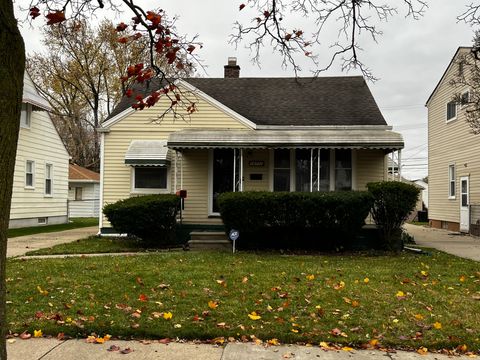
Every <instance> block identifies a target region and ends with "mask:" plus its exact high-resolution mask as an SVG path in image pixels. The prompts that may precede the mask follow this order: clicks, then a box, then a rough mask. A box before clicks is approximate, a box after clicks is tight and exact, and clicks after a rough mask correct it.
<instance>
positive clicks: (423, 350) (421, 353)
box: [417, 346, 428, 355]
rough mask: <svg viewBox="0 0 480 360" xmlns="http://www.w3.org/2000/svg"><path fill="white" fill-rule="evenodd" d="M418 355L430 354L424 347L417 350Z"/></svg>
mask: <svg viewBox="0 0 480 360" xmlns="http://www.w3.org/2000/svg"><path fill="white" fill-rule="evenodd" d="M417 353H419V354H420V355H426V354H427V353H428V349H427V348H426V347H424V346H422V347H420V348H419V349H418V350H417Z"/></svg>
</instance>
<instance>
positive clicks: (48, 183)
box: [45, 164, 53, 195]
mask: <svg viewBox="0 0 480 360" xmlns="http://www.w3.org/2000/svg"><path fill="white" fill-rule="evenodd" d="M52 175H53V165H52V164H46V165H45V195H52V177H53V176H52Z"/></svg>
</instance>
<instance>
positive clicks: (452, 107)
mask: <svg viewBox="0 0 480 360" xmlns="http://www.w3.org/2000/svg"><path fill="white" fill-rule="evenodd" d="M456 117H457V103H456V102H455V101H450V102H449V103H448V104H447V121H450V120H454V119H455V118H456Z"/></svg>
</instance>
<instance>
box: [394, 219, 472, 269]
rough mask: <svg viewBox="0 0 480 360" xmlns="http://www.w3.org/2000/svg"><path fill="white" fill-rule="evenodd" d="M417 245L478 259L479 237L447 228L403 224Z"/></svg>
mask: <svg viewBox="0 0 480 360" xmlns="http://www.w3.org/2000/svg"><path fill="white" fill-rule="evenodd" d="M404 228H405V230H406V231H407V232H408V233H409V234H410V235H413V237H414V238H415V242H416V243H417V245H418V246H422V247H430V248H435V249H437V250H440V251H444V252H446V253H449V254H452V255H456V256H460V257H463V258H465V259H472V260H476V261H480V238H478V237H474V236H470V235H463V234H456V233H452V232H451V231H448V230H442V229H432V228H429V227H424V226H418V225H412V224H405V225H404Z"/></svg>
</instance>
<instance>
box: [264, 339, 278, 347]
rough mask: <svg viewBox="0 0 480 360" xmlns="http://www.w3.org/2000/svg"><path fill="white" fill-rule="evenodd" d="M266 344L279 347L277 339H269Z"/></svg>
mask: <svg viewBox="0 0 480 360" xmlns="http://www.w3.org/2000/svg"><path fill="white" fill-rule="evenodd" d="M267 344H268V345H272V346H278V345H280V343H279V341H278V339H275V338H273V339H270V340H267Z"/></svg>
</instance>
